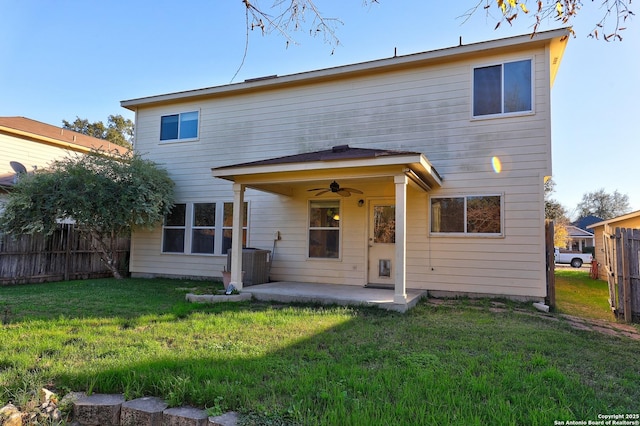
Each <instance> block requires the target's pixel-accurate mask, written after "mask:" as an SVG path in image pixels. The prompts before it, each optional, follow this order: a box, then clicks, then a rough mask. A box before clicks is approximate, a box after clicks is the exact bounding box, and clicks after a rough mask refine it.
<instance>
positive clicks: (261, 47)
mask: <svg viewBox="0 0 640 426" xmlns="http://www.w3.org/2000/svg"><path fill="white" fill-rule="evenodd" d="M273 1H274V0H260V1H256V0H254V3H255V4H259V5H260V6H262V7H263V8H268V7H269V6H271V5H272V4H273ZM316 4H317V6H318V7H319V8H320V10H321V11H322V12H323V13H324V15H325V16H329V17H336V18H339V19H340V20H341V21H342V23H343V25H338V26H337V36H338V38H339V40H340V45H339V46H338V47H336V48H335V51H334V53H333V54H331V52H332V50H333V47H332V46H331V45H329V44H327V43H325V42H324V40H323V38H322V37H309V35H308V32H301V33H300V32H299V33H293V37H294V39H295V40H296V41H297V44H295V45H289V46H288V47H287V46H286V43H285V39H284V38H282V37H281V36H279V35H277V34H271V35H267V36H265V37H263V36H262V35H261V34H260V33H259V32H258V31H253V32H251V33H250V38H249V50H248V54H247V57H246V59H245V62H244V65H243V66H242V68H241V69H240V71H239V72H238V75H237V76H236V77H235V80H233V81H234V82H239V81H243V80H244V79H247V78H254V77H260V76H266V75H272V74H278V75H286V74H292V73H297V72H302V71H309V70H314V69H320V68H328V67H333V66H338V65H344V64H350V63H356V62H362V61H368V60H374V59H380V58H385V57H390V56H393V54H394V49H397V53H398V55H403V54H409V53H415V52H422V51H427V50H432V49H439V48H445V47H450V46H455V45H457V44H458V41H459V37H462V40H463V43H473V42H479V41H484V40H489V39H494V38H502V37H510V36H514V35H519V34H525V33H527V32H530V31H531V28H530V26H531V24H532V21H531V20H530V19H527V17H526V16H525V15H522V14H521V16H520V17H519V18H518V19H517V20H516V21H515V24H514V26H513V27H509V25H507V24H504V25H502V26H501V27H500V28H499V29H497V30H494V26H495V23H496V21H495V20H493V19H492V18H487V17H486V15H485V14H484V12H483V11H482V10H480V11H478V13H477V14H475V15H474V16H472V18H471V19H470V20H468V21H467V22H466V23H463V20H462V19H460V18H458V17H459V16H461V15H463V14H464V13H465V11H466V10H467V9H468V8H469V7H471V6H473V5H474V4H476V0H463V1H458V2H430V1H429V2H428V1H424V0H379V4H373V5H370V6H363V1H362V0H345V1H340V2H337V1H332V0H316ZM599 4H600V1H594V2H591V1H586V2H584V7H583V9H582V10H581V12H580V13H581V15H580V16H579V17H578V19H577V20H576V21H575V22H574V29H575V30H576V32H577V38H575V39H571V40H570V42H569V45H568V47H567V51H566V52H565V56H564V58H563V62H562V65H561V67H560V71H559V74H558V76H557V79H556V82H555V86H554V88H553V90H552V136H553V160H554V164H553V166H554V181H555V182H556V192H555V194H554V198H556V199H557V200H558V201H559V202H560V203H562V204H563V205H564V206H565V207H566V208H567V209H568V210H569V211H570V212H571V211H572V210H573V209H574V208H575V206H576V205H577V204H578V203H579V202H580V200H581V199H582V194H584V193H586V192H590V191H595V190H597V189H599V188H604V189H605V190H606V191H607V192H613V191H614V190H618V191H619V192H620V193H623V194H627V195H628V196H629V201H630V203H631V207H632V209H633V210H640V186H639V181H640V179H639V178H638V176H639V175H640V173H639V172H638V164H639V163H638V158H639V157H640V128H639V126H640V106H639V104H638V102H639V101H640V22H639V21H640V19H639V18H636V19H635V21H632V22H630V23H629V24H628V29H627V30H625V31H624V32H623V33H626V34H624V40H623V42H621V43H620V42H611V43H606V42H604V41H602V40H600V41H596V40H593V39H591V38H587V34H588V33H589V31H590V30H591V28H592V27H593V26H594V24H595V23H596V22H597V21H599V19H600V17H601V15H602V13H603V12H602V10H600V9H599ZM632 6H635V3H632ZM636 12H637V14H640V10H637V11H636ZM308 18H309V19H310V16H308ZM522 18H524V19H522ZM543 25H544V26H543V27H542V28H541V29H542V30H544V29H552V28H557V27H558V26H559V24H558V23H556V22H555V21H550V22H544V23H543ZM245 34H246V27H245V15H244V7H243V5H242V3H241V1H240V0H185V1H181V2H176V1H166V0H156V1H130V0H111V1H108V2H107V1H101V2H98V1H86V0H56V1H39V0H0V116H24V117H28V118H32V119H35V120H39V121H42V122H45V123H49V124H53V125H57V126H60V125H62V120H63V119H66V120H73V119H75V117H76V116H79V117H81V118H88V119H89V120H90V121H97V120H102V121H104V122H106V120H107V117H108V116H109V115H110V114H121V115H123V116H125V117H127V118H132V119H133V114H132V113H131V112H130V111H128V110H125V109H123V108H121V107H120V101H121V100H124V99H133V98H138V97H144V96H150V95H156V94H161V93H169V92H175V91H182V90H190V89H196V88H202V87H210V86H217V85H223V84H228V83H229V82H231V81H232V78H233V77H234V75H235V73H236V71H238V68H239V66H240V64H241V62H242V57H243V53H244V48H245ZM426 154H427V155H428V153H426Z"/></svg>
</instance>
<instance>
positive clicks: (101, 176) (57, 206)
mask: <svg viewBox="0 0 640 426" xmlns="http://www.w3.org/2000/svg"><path fill="white" fill-rule="evenodd" d="M173 186H174V184H173V181H172V180H171V179H170V178H169V175H168V174H167V172H166V170H164V169H161V168H159V167H158V166H157V165H156V164H155V163H153V162H151V161H149V160H145V159H143V158H142V157H140V156H139V155H138V154H132V155H122V154H118V153H117V152H115V151H114V152H112V153H106V152H104V151H92V152H90V153H89V154H86V155H80V154H77V155H72V156H69V157H67V158H65V159H63V160H59V161H56V162H54V163H52V164H51V167H49V168H48V169H47V170H44V171H38V172H37V173H35V174H32V175H25V176H23V177H22V178H21V179H20V180H19V182H18V183H17V184H16V186H15V187H14V190H13V191H12V192H11V194H10V195H9V198H8V202H7V204H6V205H5V210H4V212H3V213H2V215H1V216H0V229H2V230H4V231H5V232H7V233H14V234H34V233H44V234H51V233H53V231H55V230H56V229H57V228H58V226H59V225H58V223H59V221H60V220H62V219H72V220H74V221H75V222H76V224H77V226H78V229H79V230H80V231H81V232H82V233H83V235H84V236H85V237H87V238H94V239H95V241H97V247H94V248H95V250H96V252H98V253H99V254H100V256H101V259H102V260H103V261H104V262H105V265H107V267H108V268H109V270H110V271H111V272H112V273H113V276H114V277H116V278H122V277H121V275H120V272H119V270H118V267H119V265H117V256H116V253H115V247H113V246H112V245H110V241H113V240H114V239H115V237H116V236H128V235H130V234H131V231H132V230H133V229H152V228H153V227H154V226H155V225H157V224H158V223H160V222H161V221H162V219H163V217H164V216H165V214H167V213H168V212H169V210H170V209H171V207H172V205H173Z"/></svg>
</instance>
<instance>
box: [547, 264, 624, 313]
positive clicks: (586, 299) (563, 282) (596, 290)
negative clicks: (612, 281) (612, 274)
mask: <svg viewBox="0 0 640 426" xmlns="http://www.w3.org/2000/svg"><path fill="white" fill-rule="evenodd" d="M556 305H557V306H556V309H557V311H558V312H561V313H564V314H568V315H575V316H578V317H582V318H589V319H599V320H605V321H615V316H614V315H613V313H612V312H611V308H610V307H609V287H608V284H607V282H606V281H601V280H594V279H591V278H590V277H589V272H587V271H581V270H579V269H578V270H577V269H573V268H571V269H568V268H558V269H556Z"/></svg>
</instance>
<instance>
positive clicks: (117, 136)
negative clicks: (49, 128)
mask: <svg viewBox="0 0 640 426" xmlns="http://www.w3.org/2000/svg"><path fill="white" fill-rule="evenodd" d="M62 127H63V128H64V129H69V130H73V131H74V132H78V133H82V134H83V135H87V136H93V137H94V138H98V139H104V140H108V141H109V142H112V143H114V144H116V145H120V146H124V147H125V148H132V147H133V144H132V142H133V131H134V125H133V121H131V120H130V119H128V118H124V117H123V116H121V115H120V114H118V115H110V116H109V118H108V121H107V125H106V126H105V124H104V123H103V122H102V121H96V122H94V123H91V122H89V120H87V119H86V118H80V117H77V116H76V119H75V121H73V122H69V121H67V120H62Z"/></svg>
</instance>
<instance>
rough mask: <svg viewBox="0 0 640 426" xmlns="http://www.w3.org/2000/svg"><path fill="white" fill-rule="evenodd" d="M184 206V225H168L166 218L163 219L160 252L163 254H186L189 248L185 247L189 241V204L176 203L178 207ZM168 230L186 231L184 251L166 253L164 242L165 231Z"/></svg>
mask: <svg viewBox="0 0 640 426" xmlns="http://www.w3.org/2000/svg"><path fill="white" fill-rule="evenodd" d="M182 204H184V206H185V207H184V225H166V217H165V218H164V219H163V221H162V238H161V239H160V240H161V241H160V252H161V253H163V254H184V252H185V250H186V249H187V246H186V245H184V244H185V241H186V240H187V236H186V234H187V229H188V227H187V223H188V220H189V219H188V217H189V205H188V204H187V203H175V205H176V206H178V205H182ZM168 229H182V230H183V231H184V234H185V235H184V236H183V237H182V238H183V249H182V251H164V242H165V230H168Z"/></svg>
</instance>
